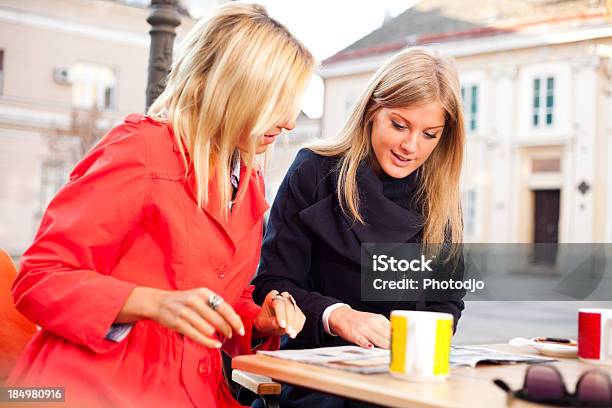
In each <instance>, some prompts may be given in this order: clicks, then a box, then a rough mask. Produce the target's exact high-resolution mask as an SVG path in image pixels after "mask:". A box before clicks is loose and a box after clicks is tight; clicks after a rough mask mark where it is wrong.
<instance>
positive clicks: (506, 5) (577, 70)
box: [0, 0, 612, 344]
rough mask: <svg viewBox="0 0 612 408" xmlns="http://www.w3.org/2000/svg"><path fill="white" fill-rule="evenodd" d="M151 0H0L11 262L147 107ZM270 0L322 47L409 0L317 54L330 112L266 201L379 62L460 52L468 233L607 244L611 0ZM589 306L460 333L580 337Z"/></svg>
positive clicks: (2, 138)
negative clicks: (53, 205) (70, 183)
mask: <svg viewBox="0 0 612 408" xmlns="http://www.w3.org/2000/svg"><path fill="white" fill-rule="evenodd" d="M223 2H225V0H184V1H181V3H180V4H181V14H182V16H181V20H182V23H181V25H180V26H179V27H178V29H177V43H176V44H175V48H174V49H175V55H176V51H178V50H179V47H180V40H181V38H182V37H183V36H184V35H185V33H186V32H187V31H188V30H189V29H190V28H191V27H192V26H193V24H194V22H195V20H194V19H193V18H192V17H190V15H193V16H197V17H199V16H202V15H203V14H205V13H206V11H208V10H210V9H211V8H212V7H214V6H216V5H218V4H221V3H223ZM149 3H150V0H123V1H119V0H116V1H113V0H53V1H49V0H19V1H17V0H0V174H1V176H0V248H4V249H6V250H8V251H9V252H10V253H11V255H13V256H14V257H15V258H18V257H19V256H20V254H21V253H22V252H23V250H25V248H26V247H27V246H28V245H29V243H30V242H31V240H32V238H33V236H34V233H35V231H36V229H37V227H38V223H39V220H40V216H41V214H42V212H43V211H44V209H45V207H46V206H47V204H48V202H49V200H50V199H51V197H53V195H54V194H55V193H56V192H57V190H58V189H59V187H61V186H62V185H63V184H64V183H65V181H66V179H67V175H68V172H69V171H70V169H71V168H72V166H73V165H74V163H75V162H76V161H77V160H78V158H80V157H81V156H82V155H83V154H84V152H85V151H86V150H87V149H88V148H89V147H90V146H91V144H92V143H94V142H95V140H96V139H97V138H99V137H100V136H101V135H102V134H103V133H104V132H105V131H106V130H108V129H109V128H110V127H111V126H112V125H114V124H116V123H118V122H120V121H121V120H122V119H123V118H124V117H125V116H126V115H127V114H128V113H131V112H143V111H144V108H145V87H146V81H147V62H148V53H149V36H148V31H149V29H150V27H149V25H148V23H147V22H146V18H147V16H148V14H149V10H148V6H149ZM261 3H263V4H264V5H266V6H267V7H268V10H269V11H270V13H271V15H272V16H273V17H277V18H278V19H279V20H280V21H281V22H283V23H285V24H287V25H288V26H289V28H290V29H292V31H294V32H296V34H297V36H298V37H299V38H303V39H304V40H303V41H304V42H305V44H306V45H307V46H308V47H310V48H311V49H312V50H313V52H314V53H315V55H320V54H318V53H320V52H321V51H318V50H317V48H316V47H317V45H316V44H315V43H314V42H313V43H312V45H311V43H310V42H309V41H311V40H313V38H315V37H316V36H319V37H321V38H320V39H319V43H325V45H329V43H331V42H333V41H332V40H333V38H331V36H330V34H329V33H330V32H335V33H336V35H337V36H340V34H341V33H345V32H346V33H348V32H349V31H351V30H352V29H353V28H354V26H356V25H363V24H365V23H368V22H371V20H372V19H373V18H374V17H373V15H374V14H372V13H373V10H374V8H375V7H376V8H377V10H378V11H380V9H381V7H383V8H384V7H385V5H392V4H393V5H395V6H396V7H395V8H396V9H401V10H405V9H407V10H406V11H404V12H403V13H401V14H399V15H396V17H393V15H394V14H392V13H387V15H386V16H385V18H384V21H381V23H382V24H381V25H380V27H379V28H377V29H375V30H374V31H372V32H371V33H370V34H368V35H365V36H363V38H359V36H355V38H351V40H349V41H346V42H345V44H349V43H350V41H354V42H353V43H352V44H351V45H349V46H347V47H345V48H343V47H342V46H339V47H337V48H335V50H337V49H340V48H343V49H342V50H341V51H339V52H337V53H335V54H334V55H332V56H331V57H329V58H325V57H327V56H328V55H331V52H328V53H327V54H326V55H324V56H323V57H322V58H325V59H324V61H323V63H322V66H321V69H320V72H319V75H320V76H321V77H322V78H323V81H324V96H323V97H322V98H320V99H323V100H322V101H320V102H322V103H323V116H322V117H320V118H318V117H316V116H317V115H313V117H310V116H308V115H307V114H306V113H305V112H306V111H307V109H304V111H303V112H301V113H300V115H299V117H298V119H297V126H296V128H295V130H293V131H292V132H290V133H289V134H288V135H282V136H279V138H278V139H277V142H276V144H275V146H274V150H273V152H272V154H271V155H270V156H269V157H270V160H269V161H268V165H267V174H266V189H267V197H268V200H269V201H270V202H272V200H273V198H274V196H275V194H276V190H277V189H278V186H279V184H280V182H281V181H282V178H283V177H284V175H285V172H286V170H287V168H288V167H289V166H290V164H291V162H292V161H293V159H294V157H295V154H296V152H297V151H298V150H299V148H300V147H301V146H302V145H303V144H304V143H307V142H309V141H313V140H317V139H320V138H330V137H334V136H335V135H336V134H337V133H338V131H339V130H340V129H341V127H342V126H343V123H344V121H345V120H346V117H347V116H348V112H349V111H350V109H351V108H352V106H353V104H354V103H355V101H356V100H357V98H358V96H359V93H360V92H362V90H363V89H364V86H365V84H366V82H367V80H368V79H369V78H370V77H371V75H372V74H373V73H374V72H375V71H376V69H378V68H379V67H380V66H381V65H382V63H383V62H384V61H385V60H386V59H387V58H389V57H390V56H391V55H392V54H393V53H395V52H397V51H400V50H401V49H403V48H405V47H408V46H412V45H425V46H428V47H433V48H435V49H437V50H439V51H440V52H441V53H443V54H446V55H450V56H452V57H454V58H455V60H456V61H457V65H458V68H459V71H460V76H461V82H462V97H463V103H464V111H465V117H466V131H467V156H466V160H465V168H464V172H463V180H462V191H463V207H464V213H465V214H464V221H465V238H466V240H467V241H471V242H534V241H536V242H557V241H559V242H612V163H611V162H612V62H611V58H612V0H461V1H455V0H421V1H418V0H407V1H405V2H402V1H400V0H397V1H396V0H377V1H372V2H360V3H359V4H357V3H354V2H350V1H348V0H334V2H327V1H325V0H311V1H309V2H298V1H295V2H287V1H285V0H261ZM289 3H290V4H289ZM399 3H401V4H399ZM398 4H399V6H400V7H397V6H398ZM356 8H359V9H360V10H358V11H360V12H361V18H363V17H364V15H365V20H359V21H360V23H356V22H355V21H357V20H355V18H356V17H355V16H356V15H354V14H351V10H352V9H356ZM281 9H284V10H285V14H281V15H276V14H275V10H276V11H278V10H281ZM342 9H344V10H345V12H344V13H340V12H339V10H342ZM287 10H289V11H287ZM296 10H301V11H296ZM305 11H308V13H306V12H305ZM296 14H297V15H296ZM395 14H397V13H395ZM380 16H381V17H382V13H381V14H380ZM351 18H352V19H353V20H351ZM315 19H316V20H315ZM330 19H333V20H336V21H335V24H331V23H329V20H330ZM381 20H382V18H381ZM296 22H299V23H302V27H297V26H295V28H294V26H293V24H294V23H296ZM322 22H326V23H324V24H323V23H322ZM375 23H376V24H375V25H378V22H375ZM373 26H374V25H373ZM304 27H305V28H304ZM300 30H301V31H300ZM300 33H301V34H300ZM302 35H303V37H302ZM351 35H352V34H351ZM332 36H334V35H332ZM306 39H308V41H306ZM355 40H356V41H355ZM313 41H314V40H313ZM322 48H329V47H321V49H322ZM579 306H586V304H579V303H578V302H573V303H572V302H531V303H530V302H513V303H512V304H511V305H508V303H507V302H470V304H468V305H467V310H466V312H465V313H464V317H463V318H462V320H461V322H460V325H459V327H460V330H459V331H458V333H457V336H455V339H454V341H455V342H456V343H459V344H464V343H474V342H482V343H486V342H498V341H506V340H507V339H508V338H510V337H511V336H514V335H518V334H520V335H523V336H526V337H533V336H539V335H543V334H544V335H547V336H556V337H564V336H575V313H576V309H577V307H579ZM600 306H607V307H610V305H609V304H607V305H606V304H601V305H600ZM498 321H503V322H504V325H503V327H500V326H499V325H497V324H493V323H492V322H498Z"/></svg>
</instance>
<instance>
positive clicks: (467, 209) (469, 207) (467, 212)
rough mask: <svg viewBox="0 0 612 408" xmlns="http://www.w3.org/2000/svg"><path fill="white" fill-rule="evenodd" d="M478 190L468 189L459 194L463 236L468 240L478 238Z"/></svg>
mask: <svg viewBox="0 0 612 408" xmlns="http://www.w3.org/2000/svg"><path fill="white" fill-rule="evenodd" d="M478 196H479V194H478V190H477V189H476V188H474V187H468V188H465V189H463V191H462V192H461V202H462V205H461V207H462V210H463V234H464V235H465V237H466V238H468V239H474V238H476V237H478V232H479V231H478Z"/></svg>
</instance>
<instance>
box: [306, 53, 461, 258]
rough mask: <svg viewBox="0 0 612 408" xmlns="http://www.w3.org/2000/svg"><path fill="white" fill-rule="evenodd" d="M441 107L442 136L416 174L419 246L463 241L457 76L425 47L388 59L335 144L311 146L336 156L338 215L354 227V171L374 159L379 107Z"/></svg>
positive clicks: (356, 213) (446, 62) (356, 205)
mask: <svg viewBox="0 0 612 408" xmlns="http://www.w3.org/2000/svg"><path fill="white" fill-rule="evenodd" d="M432 102H437V103H440V105H441V106H442V109H443V110H444V114H445V125H444V131H443V133H442V136H441V138H440V142H439V143H438V145H437V146H436V148H435V149H434V151H433V152H432V154H431V156H429V158H428V159H427V160H426V162H425V163H424V164H423V165H422V166H421V167H422V168H421V169H419V171H420V172H421V182H420V185H419V188H418V190H417V197H418V201H420V202H422V203H423V212H424V214H423V215H424V218H425V225H424V230H423V244H425V245H432V246H435V245H436V244H443V243H445V242H449V241H450V242H453V243H460V242H462V236H463V225H462V217H461V205H460V199H459V180H460V176H461V165H462V161H463V149H464V140H465V134H464V128H463V112H462V106H461V98H460V84H459V76H458V75H457V71H456V69H455V67H454V64H453V63H452V62H451V61H450V60H449V59H447V58H444V57H442V56H440V55H437V54H436V53H434V52H433V51H430V50H427V49H423V48H411V49H407V50H404V51H402V52H400V53H398V54H396V55H395V56H393V57H392V58H391V59H390V60H388V61H387V62H386V63H385V64H384V65H383V66H382V67H381V68H380V69H379V70H378V71H377V72H376V73H375V74H374V76H373V77H372V79H371V80H370V82H369V84H368V86H367V88H366V90H365V92H364V93H363V94H362V95H361V97H360V98H359V100H358V102H357V103H356V105H355V106H354V108H353V110H352V112H351V114H350V115H349V118H348V120H347V121H346V124H345V125H344V128H343V129H342V131H341V132H340V134H339V136H338V139H337V140H334V141H332V142H331V143H324V144H318V145H314V146H311V147H310V148H311V149H312V150H313V151H314V152H315V153H318V154H321V155H323V156H340V161H339V163H338V188H337V195H338V200H339V202H340V206H341V208H342V210H343V211H344V212H345V213H346V214H347V215H349V216H351V217H352V219H354V220H355V221H357V222H360V223H365V221H364V220H363V218H362V217H361V215H360V213H359V192H358V187H357V169H358V167H359V164H360V163H361V162H362V161H363V160H369V159H372V157H373V155H374V152H373V149H372V142H371V131H372V120H373V118H374V115H375V114H376V113H377V112H378V111H379V110H380V109H381V108H400V107H401V108H403V107H408V106H411V105H417V104H423V103H432Z"/></svg>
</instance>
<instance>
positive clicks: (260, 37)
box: [148, 2, 314, 216]
mask: <svg viewBox="0 0 612 408" xmlns="http://www.w3.org/2000/svg"><path fill="white" fill-rule="evenodd" d="M182 49H183V53H182V55H180V56H179V57H178V58H177V60H176V61H175V63H174V64H173V66H172V69H171V72H170V74H169V75H168V79H167V84H166V88H165V90H164V92H163V93H162V94H161V95H160V96H159V97H158V98H157V99H156V100H155V102H154V103H153V104H152V105H151V107H150V108H149V111H148V114H149V115H151V116H154V117H156V118H159V119H161V120H167V121H168V122H170V124H171V126H172V128H173V130H174V134H175V137H176V139H177V144H178V146H179V149H180V150H181V153H182V155H183V159H184V161H185V164H186V169H187V170H186V171H188V170H189V169H190V168H192V169H193V171H194V175H195V180H196V190H197V194H196V195H197V201H198V205H199V206H200V207H202V206H204V205H205V204H206V203H207V202H208V196H209V183H210V182H212V181H213V180H214V181H215V183H216V187H217V190H218V192H219V199H220V201H221V203H223V204H224V205H222V207H221V208H224V209H227V208H228V205H227V203H229V201H230V197H231V192H230V166H231V158H232V155H233V153H234V150H235V148H236V145H237V143H238V141H239V140H240V138H241V137H244V135H247V134H248V135H249V136H250V137H249V141H250V149H249V152H248V153H247V154H244V153H242V154H241V159H243V160H244V161H245V164H246V165H247V169H248V172H247V179H246V181H245V182H248V177H250V174H251V171H252V169H253V166H254V160H255V155H256V154H255V150H256V146H257V144H256V142H257V137H258V136H261V135H263V134H264V133H265V132H266V131H268V130H269V129H270V128H271V127H273V126H274V125H275V124H276V123H278V122H280V121H282V120H284V119H285V118H287V117H291V115H293V117H294V116H297V112H298V103H299V97H300V96H301V94H302V93H303V91H304V89H305V87H306V85H307V83H308V80H309V78H310V76H311V74H312V72H313V70H314V59H313V57H312V55H311V54H310V52H309V51H308V50H307V49H306V48H305V47H304V46H303V45H302V44H301V43H300V42H299V41H298V40H297V39H296V38H295V37H293V36H292V35H291V33H290V32H289V31H288V30H287V28H285V27H284V26H283V25H281V24H280V23H279V22H277V21H276V20H274V19H272V18H271V17H270V16H268V14H267V12H266V9H265V8H264V7H263V6H260V5H256V4H243V3H235V2H230V3H227V4H224V5H222V6H220V7H218V8H216V9H215V10H214V11H213V12H212V13H211V14H210V15H208V16H207V17H205V18H203V19H202V20H200V21H199V22H198V23H197V24H196V25H195V26H194V27H193V28H192V29H191V31H190V32H189V33H188V34H187V36H186V37H185V39H184V42H183V44H182ZM185 150H186V151H185ZM187 154H188V155H189V156H190V157H189V160H188V159H187V157H186V156H187ZM242 182H243V181H241V183H242ZM243 191H245V190H244V189H243ZM238 199H240V197H238ZM225 216H227V212H226V213H225Z"/></svg>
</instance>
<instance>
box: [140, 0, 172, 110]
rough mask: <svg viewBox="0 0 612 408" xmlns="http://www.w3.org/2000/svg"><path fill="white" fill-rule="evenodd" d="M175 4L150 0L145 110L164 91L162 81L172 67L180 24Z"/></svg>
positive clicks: (165, 0)
mask: <svg viewBox="0 0 612 408" xmlns="http://www.w3.org/2000/svg"><path fill="white" fill-rule="evenodd" d="M177 4H178V0H151V14H149V17H148V18H147V22H148V23H149V24H151V31H149V34H151V48H150V50H149V76H148V79H147V106H146V110H148V109H149V106H151V104H152V103H153V101H155V99H156V98H157V97H158V96H159V94H160V93H162V91H163V90H164V86H165V82H164V81H165V79H166V76H167V75H168V72H170V67H171V66H172V48H173V45H174V38H175V37H176V32H175V31H174V30H175V28H176V27H177V26H178V25H180V24H181V18H180V16H179V13H178V10H177ZM146 110H145V111H146Z"/></svg>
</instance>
